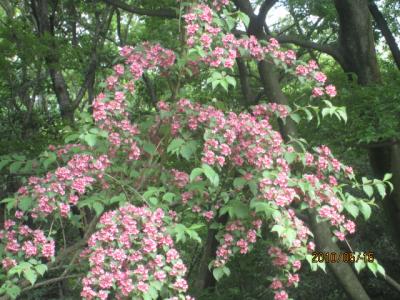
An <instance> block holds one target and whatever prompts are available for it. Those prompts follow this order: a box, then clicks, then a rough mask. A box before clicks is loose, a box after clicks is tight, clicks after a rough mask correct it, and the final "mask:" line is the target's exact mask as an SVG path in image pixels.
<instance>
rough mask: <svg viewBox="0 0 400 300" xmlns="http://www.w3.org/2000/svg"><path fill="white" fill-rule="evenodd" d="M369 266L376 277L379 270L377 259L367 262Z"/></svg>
mask: <svg viewBox="0 0 400 300" xmlns="http://www.w3.org/2000/svg"><path fill="white" fill-rule="evenodd" d="M367 267H368V269H370V270H371V272H372V273H374V275H375V277H376V272H378V264H377V262H376V261H374V262H371V263H370V262H367Z"/></svg>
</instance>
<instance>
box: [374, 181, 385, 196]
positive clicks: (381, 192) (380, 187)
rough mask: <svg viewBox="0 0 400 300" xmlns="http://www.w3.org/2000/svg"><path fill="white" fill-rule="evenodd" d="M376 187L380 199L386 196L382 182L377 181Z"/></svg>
mask: <svg viewBox="0 0 400 300" xmlns="http://www.w3.org/2000/svg"><path fill="white" fill-rule="evenodd" d="M376 188H377V190H378V193H379V195H380V196H381V197H382V199H383V198H385V196H386V189H385V185H384V184H383V183H377V184H376Z"/></svg>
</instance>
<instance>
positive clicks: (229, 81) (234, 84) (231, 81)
mask: <svg viewBox="0 0 400 300" xmlns="http://www.w3.org/2000/svg"><path fill="white" fill-rule="evenodd" d="M225 78H226V81H227V82H228V84H230V85H232V86H233V87H236V80H235V78H233V77H232V76H226V77H225Z"/></svg>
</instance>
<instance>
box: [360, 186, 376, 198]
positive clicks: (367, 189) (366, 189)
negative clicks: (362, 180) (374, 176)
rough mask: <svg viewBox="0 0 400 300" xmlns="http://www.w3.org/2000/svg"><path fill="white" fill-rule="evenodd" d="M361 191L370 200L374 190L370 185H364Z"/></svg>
mask: <svg viewBox="0 0 400 300" xmlns="http://www.w3.org/2000/svg"><path fill="white" fill-rule="evenodd" d="M363 191H364V192H365V193H366V194H367V195H368V197H369V198H371V197H372V195H373V194H374V189H373V188H372V186H370V185H364V186H363Z"/></svg>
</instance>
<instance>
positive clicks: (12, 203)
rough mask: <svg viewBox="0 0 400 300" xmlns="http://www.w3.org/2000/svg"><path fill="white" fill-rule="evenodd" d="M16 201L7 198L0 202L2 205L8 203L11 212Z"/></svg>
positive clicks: (7, 206)
mask: <svg viewBox="0 0 400 300" xmlns="http://www.w3.org/2000/svg"><path fill="white" fill-rule="evenodd" d="M15 202H16V199H15V198H5V199H3V200H1V201H0V203H7V204H6V208H7V210H8V211H10V210H11V209H12V208H13V207H14V206H15Z"/></svg>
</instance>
